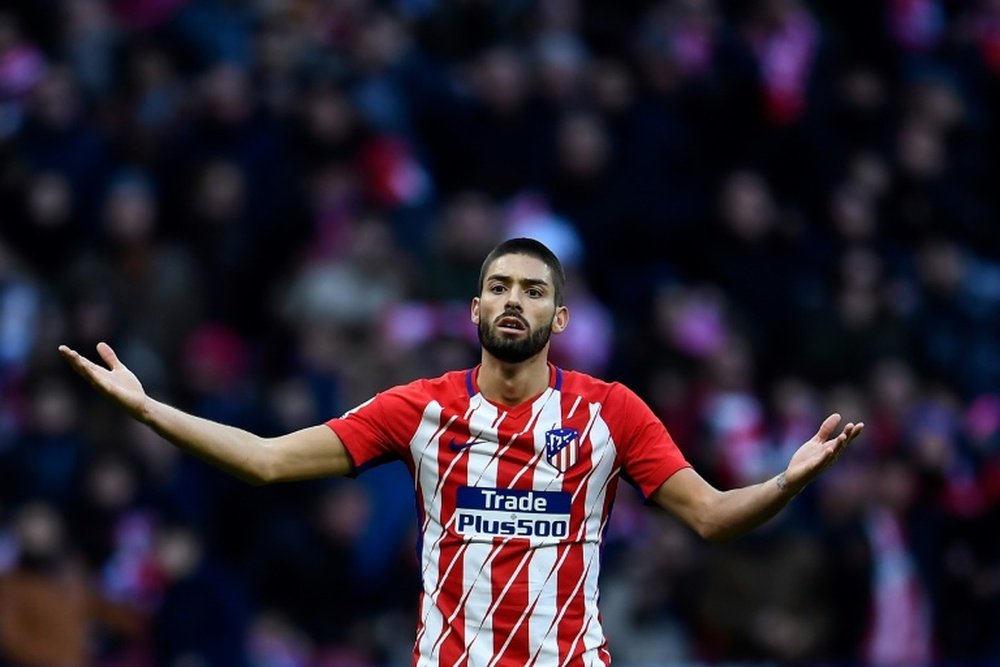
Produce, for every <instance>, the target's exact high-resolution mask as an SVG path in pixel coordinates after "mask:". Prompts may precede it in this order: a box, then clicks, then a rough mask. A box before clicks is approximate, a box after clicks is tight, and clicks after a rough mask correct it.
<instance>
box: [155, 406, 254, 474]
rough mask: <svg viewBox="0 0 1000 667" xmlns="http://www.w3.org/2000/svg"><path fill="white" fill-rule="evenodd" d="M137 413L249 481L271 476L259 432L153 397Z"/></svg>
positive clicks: (158, 429)
mask: <svg viewBox="0 0 1000 667" xmlns="http://www.w3.org/2000/svg"><path fill="white" fill-rule="evenodd" d="M137 417H138V419H140V421H142V422H144V423H145V424H147V425H148V426H149V427H150V428H152V429H153V430H154V431H156V432H157V433H159V434H160V435H161V436H163V437H164V438H166V439H167V440H169V441H170V442H172V443H173V444H175V445H177V446H178V447H180V448H181V449H183V450H185V451H187V452H190V453H192V454H194V455H195V456H198V457H199V458H201V459H204V460H205V461H207V462H208V463H211V464H212V465H215V466H218V467H219V468H222V469H223V470H225V471H226V472H228V473H230V474H232V475H235V476H236V477H239V478H240V479H242V480H244V481H246V482H249V483H251V484H263V483H264V482H266V481H268V480H269V469H270V463H269V461H270V457H269V450H268V448H267V445H266V441H265V440H264V438H261V437H260V436H257V435H254V434H253V433H250V432H248V431H244V430H243V429H240V428H236V427H235V426H228V425H226V424H220V423H218V422H214V421H211V420H208V419H203V418H202V417H196V416H194V415H192V414H188V413H186V412H183V411H181V410H178V409H177V408H175V407H172V406H170V405H167V404H166V403H162V402H160V401H156V400H153V399H152V398H150V399H148V400H147V402H146V404H145V405H144V406H143V410H142V412H141V414H139V415H137Z"/></svg>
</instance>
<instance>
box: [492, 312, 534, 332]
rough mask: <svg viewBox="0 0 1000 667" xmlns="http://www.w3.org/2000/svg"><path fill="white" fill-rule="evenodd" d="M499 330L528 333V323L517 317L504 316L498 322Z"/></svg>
mask: <svg viewBox="0 0 1000 667" xmlns="http://www.w3.org/2000/svg"><path fill="white" fill-rule="evenodd" d="M497 328H498V329H501V330H504V331H527V330H528V323H527V322H525V321H524V320H522V319H521V318H520V317H518V316H516V315H504V316H503V317H501V318H500V319H498V320H497Z"/></svg>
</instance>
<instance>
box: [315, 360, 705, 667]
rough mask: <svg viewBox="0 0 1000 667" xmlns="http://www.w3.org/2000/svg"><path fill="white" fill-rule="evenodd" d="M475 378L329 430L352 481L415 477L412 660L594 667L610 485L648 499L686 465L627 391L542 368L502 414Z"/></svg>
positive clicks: (600, 658) (407, 388) (601, 647)
mask: <svg viewBox="0 0 1000 667" xmlns="http://www.w3.org/2000/svg"><path fill="white" fill-rule="evenodd" d="M477 370H478V369H472V370H468V371H456V372H452V373H447V374H445V375H443V376H441V377H439V378H436V379H429V380H418V381H415V382H412V383H410V384H407V385H403V386H399V387H394V388H393V389H390V390H388V391H385V392H382V393H379V394H378V395H376V396H375V397H374V398H373V399H371V400H370V401H368V402H366V403H364V404H362V405H361V406H359V407H357V408H355V409H354V410H352V411H350V412H348V413H347V414H345V415H344V416H343V417H341V418H339V419H332V420H330V421H329V422H328V425H329V426H330V427H331V428H332V429H333V430H334V431H335V432H336V433H337V434H338V436H340V438H341V440H343V442H344V445H345V446H346V447H347V450H348V452H349V453H350V455H351V458H352V459H353V461H354V464H355V467H356V469H357V470H358V471H362V470H364V469H365V468H366V467H368V466H371V465H374V464H376V463H378V462H381V461H385V460H387V459H390V458H399V459H402V460H403V461H405V462H406V464H407V465H408V466H409V468H410V470H411V472H412V473H413V479H414V487H415V490H416V494H417V507H418V508H419V513H418V516H419V520H420V522H421V526H420V545H419V557H420V561H421V562H420V567H421V576H422V583H423V592H422V594H421V600H420V612H419V619H418V626H417V636H416V642H415V645H414V664H415V665H418V666H420V667H422V666H425V665H426V666H430V665H434V666H439V665H440V666H447V667H451V666H453V665H458V666H462V667H465V666H469V667H494V666H496V665H502V666H507V665H518V666H522V665H545V666H549V665H562V666H567V665H572V666H578V665H580V666H582V665H605V664H609V663H610V656H609V654H608V650H607V640H606V639H605V636H604V632H603V630H602V628H601V618H600V613H599V612H598V608H597V603H598V590H597V581H598V573H599V570H600V554H601V540H602V537H603V535H604V532H605V527H606V525H607V522H608V517H609V515H610V513H611V505H612V502H613V499H614V496H615V489H616V488H617V484H618V479H619V477H620V475H621V474H625V475H627V476H628V477H629V478H631V480H633V481H634V483H635V484H636V485H637V486H638V487H639V489H640V490H641V491H642V493H643V494H644V495H646V496H648V495H650V494H651V493H652V492H653V491H655V490H656V488H657V487H658V486H659V485H660V484H662V483H663V482H664V481H665V480H666V479H667V478H668V477H670V476H671V475H672V474H673V473H675V472H677V471H678V470H680V469H681V468H683V467H686V466H687V465H688V464H687V462H686V461H685V460H684V457H683V456H682V454H681V453H680V451H679V450H678V449H677V447H676V446H675V445H674V442H673V440H672V439H671V438H670V435H669V434H668V433H667V431H666V429H665V428H664V426H663V424H662V423H661V422H660V421H659V419H657V418H656V416H655V415H654V414H653V413H652V411H651V410H650V409H649V408H648V407H647V406H646V404H645V403H643V402H642V400H640V399H639V398H638V397H637V396H636V395H635V394H634V393H632V392H631V391H630V390H629V389H627V388H626V387H625V386H623V385H621V384H617V383H607V382H602V381H600V380H597V379H595V378H593V377H590V376H588V375H585V374H583V373H576V372H564V371H562V370H560V369H558V368H556V367H554V366H550V382H549V387H548V388H547V389H546V390H545V391H544V392H542V393H541V394H540V395H538V396H536V397H535V398H533V399H530V400H528V401H525V402H524V403H522V404H521V405H518V406H516V407H509V406H503V405H499V404H496V403H493V402H491V401H489V400H488V399H486V398H485V397H484V396H483V395H482V394H481V393H480V392H479V389H478V386H477V384H476V375H477Z"/></svg>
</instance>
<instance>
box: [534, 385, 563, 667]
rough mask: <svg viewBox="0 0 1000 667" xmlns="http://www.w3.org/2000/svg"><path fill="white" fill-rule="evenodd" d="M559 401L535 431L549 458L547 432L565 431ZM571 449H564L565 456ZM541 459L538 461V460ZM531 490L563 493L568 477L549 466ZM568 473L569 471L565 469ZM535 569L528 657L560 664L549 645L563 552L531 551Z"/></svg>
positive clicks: (545, 410) (540, 469) (554, 645)
mask: <svg viewBox="0 0 1000 667" xmlns="http://www.w3.org/2000/svg"><path fill="white" fill-rule="evenodd" d="M553 393H554V394H555V395H556V396H555V400H552V401H548V402H547V403H546V404H545V405H544V406H542V411H541V415H540V416H539V418H538V425H537V426H536V427H535V450H536V451H537V452H538V454H539V455H540V456H542V457H544V455H545V448H546V445H545V432H546V431H550V430H552V429H557V428H562V425H563V424H562V394H561V392H553ZM567 449H569V447H565V448H563V451H564V452H565V451H566V450H567ZM536 458H537V457H536ZM533 470H534V479H533V480H532V484H531V488H533V489H536V490H539V491H562V490H563V479H565V475H564V474H563V473H562V472H561V471H560V470H556V469H555V468H554V467H553V466H551V465H549V464H548V463H547V462H545V463H543V464H542V465H536V466H534V468H533ZM563 470H565V468H563ZM529 553H531V554H533V559H532V561H531V569H530V570H529V571H528V595H529V599H528V603H529V606H528V609H529V610H532V611H531V616H530V617H529V619H528V655H534V654H535V653H536V652H537V651H541V655H542V662H544V663H546V664H552V663H555V662H556V661H558V660H559V644H558V642H557V641H546V635H547V634H548V629H549V626H550V625H551V623H552V621H553V619H554V618H555V615H556V611H557V609H556V607H557V606H558V604H559V602H558V600H559V577H558V575H557V574H556V557H557V556H558V554H559V550H558V549H555V548H551V549H531V550H530V551H529Z"/></svg>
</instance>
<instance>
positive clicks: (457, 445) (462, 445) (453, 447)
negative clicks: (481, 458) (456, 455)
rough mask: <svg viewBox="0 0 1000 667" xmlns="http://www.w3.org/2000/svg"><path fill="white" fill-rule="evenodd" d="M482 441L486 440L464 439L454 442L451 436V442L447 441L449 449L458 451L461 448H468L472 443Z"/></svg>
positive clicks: (475, 443) (478, 443) (477, 443)
mask: <svg viewBox="0 0 1000 667" xmlns="http://www.w3.org/2000/svg"><path fill="white" fill-rule="evenodd" d="M484 442H486V441H485V440H466V441H465V442H455V438H452V439H451V442H449V443H448V449H450V450H451V451H453V452H460V451H462V450H463V449H468V448H469V447H472V446H473V445H481V444H483V443H484Z"/></svg>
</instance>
